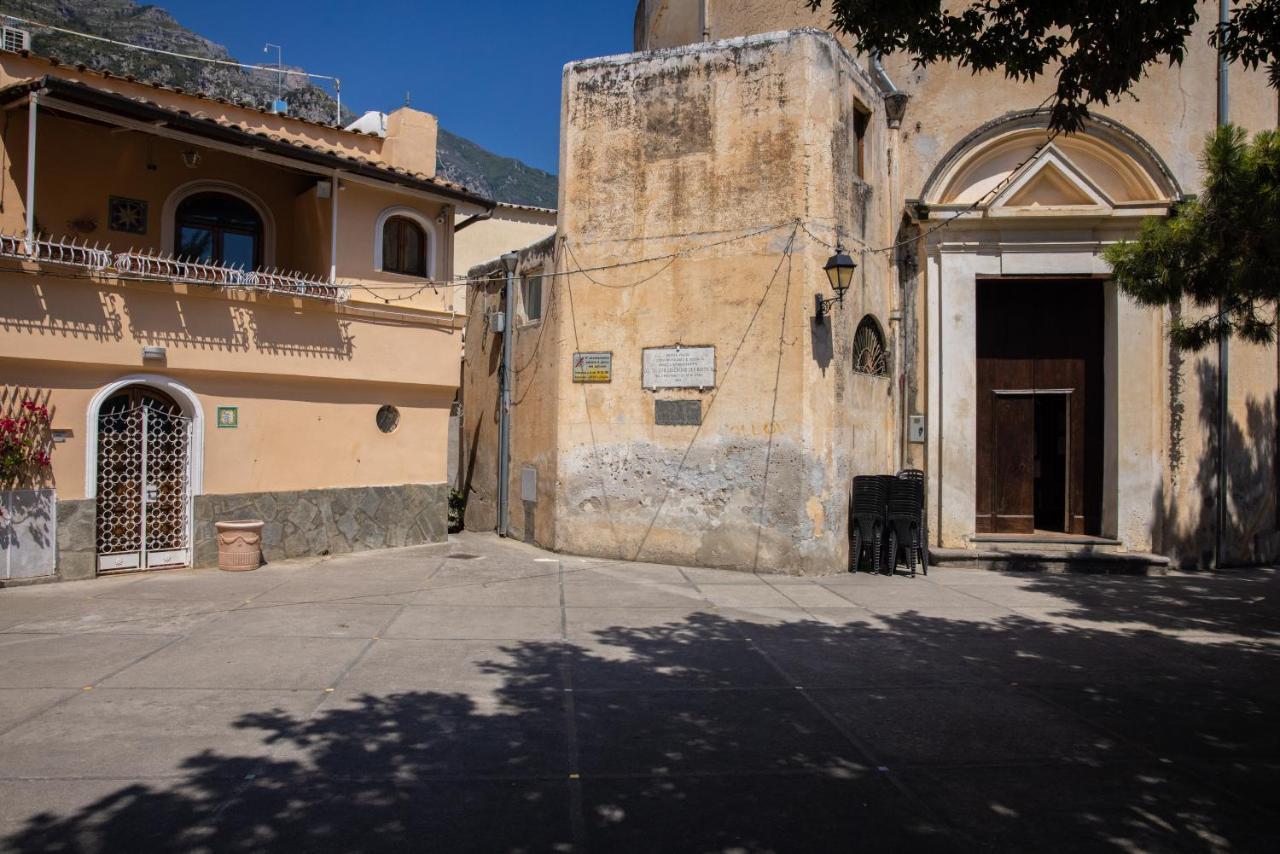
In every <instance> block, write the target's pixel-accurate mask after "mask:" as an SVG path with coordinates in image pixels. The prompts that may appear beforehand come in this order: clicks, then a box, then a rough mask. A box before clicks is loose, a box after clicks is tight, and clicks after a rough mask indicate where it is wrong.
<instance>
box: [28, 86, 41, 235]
mask: <svg viewBox="0 0 1280 854" xmlns="http://www.w3.org/2000/svg"><path fill="white" fill-rule="evenodd" d="M39 101H40V93H39V92H32V93H31V97H30V98H28V99H27V254H28V255H30V254H32V252H33V251H34V250H35V245H36V112H37V108H38V104H39Z"/></svg>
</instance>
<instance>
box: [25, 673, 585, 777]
mask: <svg viewBox="0 0 1280 854" xmlns="http://www.w3.org/2000/svg"><path fill="white" fill-rule="evenodd" d="M265 726H266V731H267V732H268V733H271V734H272V738H271V741H272V743H273V744H275V745H276V747H277V749H276V751H275V753H274V759H275V760H276V761H284V762H295V763H296V764H297V765H298V766H299V767H301V768H303V769H305V770H307V771H309V772H311V773H314V774H317V775H320V776H322V777H323V778H324V779H326V780H331V781H339V780H385V781H392V782H397V783H401V784H409V783H415V782H419V781H421V780H424V779H429V778H432V777H450V778H458V779H468V778H470V779H475V778H477V777H505V778H530V777H541V778H555V779H561V780H563V779H567V777H568V774H569V772H570V770H572V769H571V768H570V767H569V766H570V762H569V735H568V716H567V715H566V712H565V702H564V697H563V695H562V694H560V693H552V692H532V691H530V692H520V693H519V694H518V695H514V694H513V695H508V696H506V697H504V698H502V699H501V700H492V701H490V700H484V699H475V698H470V697H463V696H459V695H458V694H455V693H445V692H439V691H401V692H396V693H392V694H381V693H370V692H367V691H362V690H358V689H355V688H344V689H343V690H342V691H339V692H335V693H334V694H331V695H328V697H327V698H326V700H325V702H324V703H323V704H322V705H321V706H320V708H319V709H318V710H317V711H316V712H315V714H313V715H311V716H309V717H307V718H306V719H305V720H298V719H292V720H287V721H283V722H282V721H278V720H271V719H268V720H267V721H266V722H265ZM277 736H278V737H277ZM0 743H2V742H0Z"/></svg>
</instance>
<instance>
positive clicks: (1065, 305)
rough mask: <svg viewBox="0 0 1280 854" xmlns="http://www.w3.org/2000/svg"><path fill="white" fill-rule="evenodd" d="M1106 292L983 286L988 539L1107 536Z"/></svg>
mask: <svg viewBox="0 0 1280 854" xmlns="http://www.w3.org/2000/svg"><path fill="white" fill-rule="evenodd" d="M1102 337H1103V304H1102V283H1101V282H1099V281H1096V280H1093V279H1026V280H1010V279H997V280H980V281H979V282H978V290H977V336H976V338H977V354H976V355H977V400H976V401H975V404H976V406H975V409H976V413H975V414H976V420H977V430H978V436H977V438H978V459H977V475H978V485H977V486H978V492H977V496H976V499H977V518H976V519H975V530H976V531H977V532H978V533H1024V534H1029V533H1032V532H1034V531H1036V530H1047V531H1064V532H1068V533H1074V534H1098V533H1100V529H1101V511H1102V428H1103V421H1102V416H1103V401H1104V397H1103V363H1102V357H1103V351H1102Z"/></svg>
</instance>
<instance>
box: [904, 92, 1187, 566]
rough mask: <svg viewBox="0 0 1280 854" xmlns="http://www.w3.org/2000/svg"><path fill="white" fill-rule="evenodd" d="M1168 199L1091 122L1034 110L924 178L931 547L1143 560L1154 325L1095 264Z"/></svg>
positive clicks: (1167, 175) (1155, 368)
mask: <svg viewBox="0 0 1280 854" xmlns="http://www.w3.org/2000/svg"><path fill="white" fill-rule="evenodd" d="M1180 196H1181V191H1180V189H1179V186H1178V183H1177V181H1176V180H1175V179H1174V177H1173V175H1172V173H1171V172H1170V171H1169V170H1168V168H1167V166H1166V165H1165V164H1164V163H1163V161H1161V159H1160V158H1159V156H1158V155H1157V154H1156V152H1155V151H1154V149H1152V148H1151V147H1150V146H1149V145H1147V144H1146V143H1145V142H1143V141H1142V140H1141V139H1140V138H1139V137H1138V136H1137V135H1136V134H1134V133H1133V132H1131V131H1129V130H1127V129H1126V128H1124V127H1122V126H1121V125H1119V124H1117V123H1115V122H1113V121H1110V120H1108V119H1106V118H1103V117H1100V116H1094V117H1092V118H1091V119H1090V120H1089V121H1088V122H1086V126H1085V128H1084V129H1083V130H1082V131H1081V132H1080V133H1076V134H1070V135H1061V136H1057V137H1050V135H1049V134H1048V132H1047V131H1046V130H1045V127H1044V115H1043V113H1038V112H1029V113H1022V114H1014V115H1010V116H1005V117H1002V118H1001V119H999V120H997V121H994V122H991V123H989V124H987V125H984V126H982V127H981V128H979V129H977V130H975V131H974V132H973V133H972V134H970V135H969V136H968V137H966V138H965V139H964V140H962V141H961V142H959V143H958V144H957V145H956V146H955V147H954V148H953V149H952V151H951V152H950V153H948V154H947V155H946V156H945V157H944V158H943V160H942V161H941V162H940V163H939V164H938V166H937V167H936V168H935V169H934V172H933V174H932V175H931V176H930V177H929V179H928V181H927V182H926V185H925V187H924V192H923V193H922V194H921V197H920V200H921V205H920V208H919V211H920V218H921V220H922V223H921V228H922V229H923V230H924V233H925V235H926V238H925V240H923V241H922V248H923V252H922V254H923V256H924V258H923V259H922V262H923V270H924V275H925V287H926V290H925V296H924V300H925V305H926V314H927V316H928V322H927V326H926V330H925V331H926V335H927V339H926V340H927V353H928V373H927V375H928V404H927V408H928V415H927V418H928V422H927V424H928V427H927V431H926V436H927V440H926V442H927V444H926V454H927V456H926V459H927V468H928V470H929V472H930V475H929V506H930V511H931V513H932V514H933V518H934V519H936V520H937V524H936V525H935V526H934V527H933V528H932V533H933V534H934V536H935V544H936V545H940V546H944V547H952V548H964V547H968V546H970V545H972V544H975V543H982V542H1010V541H1027V540H1031V541H1040V540H1049V541H1068V542H1076V543H1081V542H1083V543H1086V544H1091V545H1096V544H1097V543H1098V541H1105V542H1109V543H1111V544H1117V543H1118V544H1120V545H1122V546H1123V547H1124V548H1127V549H1129V550H1132V551H1150V550H1151V548H1152V531H1154V530H1155V528H1156V520H1155V518H1154V516H1153V514H1154V511H1153V507H1154V506H1155V501H1154V497H1155V496H1156V494H1157V493H1158V490H1159V489H1160V488H1161V472H1160V464H1159V454H1160V438H1161V437H1160V435H1159V430H1160V428H1159V424H1158V423H1157V422H1156V420H1155V419H1154V418H1153V417H1152V415H1153V413H1158V412H1159V410H1160V407H1161V397H1160V394H1161V391H1162V388H1163V380H1162V378H1161V376H1160V371H1161V369H1160V365H1159V355H1158V354H1159V350H1158V348H1159V341H1160V339H1161V336H1162V329H1161V324H1162V317H1161V314H1160V312H1158V311H1153V310H1151V309H1148V308H1144V307H1142V306H1139V305H1137V304H1135V303H1133V302H1132V301H1130V300H1128V299H1127V298H1125V297H1124V296H1123V295H1122V294H1120V293H1119V292H1118V290H1117V288H1116V287H1115V285H1114V284H1113V283H1112V282H1110V281H1109V268H1108V266H1107V263H1106V260H1105V257H1104V254H1103V250H1104V248H1105V247H1106V246H1107V245H1109V244H1111V243H1114V242H1115V241H1117V240H1122V239H1126V238H1128V237H1131V236H1133V235H1134V234H1136V233H1137V231H1138V229H1139V227H1140V225H1141V222H1142V220H1143V219H1144V218H1145V217H1149V216H1162V215H1164V214H1165V213H1167V211H1168V209H1169V207H1170V205H1171V204H1173V202H1174V201H1175V200H1176V199H1178V198H1179V197H1180ZM944 226H945V227H944Z"/></svg>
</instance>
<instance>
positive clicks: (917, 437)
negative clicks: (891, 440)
mask: <svg viewBox="0 0 1280 854" xmlns="http://www.w3.org/2000/svg"><path fill="white" fill-rule="evenodd" d="M907 441H908V442H911V443H912V444H920V443H921V442H923V441H924V416H923V415H909V416H907Z"/></svg>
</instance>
